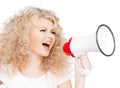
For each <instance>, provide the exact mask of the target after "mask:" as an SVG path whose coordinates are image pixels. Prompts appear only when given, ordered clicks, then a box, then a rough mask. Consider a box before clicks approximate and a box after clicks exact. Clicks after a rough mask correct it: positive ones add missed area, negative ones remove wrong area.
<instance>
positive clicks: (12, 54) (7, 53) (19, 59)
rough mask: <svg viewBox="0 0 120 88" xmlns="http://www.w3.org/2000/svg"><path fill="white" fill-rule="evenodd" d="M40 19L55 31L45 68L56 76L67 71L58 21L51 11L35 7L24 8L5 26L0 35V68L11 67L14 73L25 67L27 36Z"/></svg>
mask: <svg viewBox="0 0 120 88" xmlns="http://www.w3.org/2000/svg"><path fill="white" fill-rule="evenodd" d="M41 17H42V18H46V19H49V20H50V21H52V22H53V23H54V25H56V27H55V30H57V31H56V32H57V33H56V41H55V44H54V45H53V48H52V50H51V52H50V54H49V56H48V57H45V59H44V65H45V67H46V68H47V69H48V70H49V71H51V72H53V73H54V74H57V75H58V74H60V73H62V72H65V70H67V69H68V67H69V60H68V57H67V56H66V55H65V54H64V53H63V51H62V46H63V43H64V42H65V38H64V35H63V33H62V28H61V27H60V25H59V19H58V17H56V16H55V13H54V12H53V11H51V10H45V9H42V8H37V7H27V8H25V9H24V10H22V11H20V13H19V14H17V15H15V16H14V17H12V18H11V19H10V20H9V22H8V23H6V24H5V26H4V29H3V32H2V33H1V35H0V66H6V65H11V68H12V69H13V71H14V70H15V69H22V68H24V67H25V66H26V65H27V61H28V60H27V59H25V58H24V57H27V56H28V55H29V46H30V45H29V34H30V31H31V30H32V29H33V28H35V26H37V22H38V21H39V18H41Z"/></svg>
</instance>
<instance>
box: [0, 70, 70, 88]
mask: <svg viewBox="0 0 120 88" xmlns="http://www.w3.org/2000/svg"><path fill="white" fill-rule="evenodd" d="M70 77H71V75H70V73H68V74H67V75H64V76H60V77H58V76H55V75H54V74H52V73H51V72H47V73H46V74H44V75H42V76H40V77H36V78H29V77H25V76H24V75H22V74H20V73H19V74H17V75H15V76H14V77H12V78H8V77H6V76H5V74H2V75H1V71H0V80H1V81H2V82H3V83H4V85H0V88H57V86H58V85H59V84H61V83H63V82H65V81H67V80H69V79H70Z"/></svg>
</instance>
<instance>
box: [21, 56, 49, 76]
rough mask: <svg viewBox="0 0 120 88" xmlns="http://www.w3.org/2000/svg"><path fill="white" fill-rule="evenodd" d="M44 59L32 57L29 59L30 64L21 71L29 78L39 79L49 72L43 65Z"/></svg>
mask: <svg viewBox="0 0 120 88" xmlns="http://www.w3.org/2000/svg"><path fill="white" fill-rule="evenodd" d="M43 59H44V57H38V56H35V55H31V56H29V58H28V60H29V61H28V64H27V65H26V67H25V68H24V69H23V70H22V71H21V73H22V74H23V75H25V76H27V77H38V76H42V75H43V74H45V73H46V72H47V69H46V68H45V67H44V65H43Z"/></svg>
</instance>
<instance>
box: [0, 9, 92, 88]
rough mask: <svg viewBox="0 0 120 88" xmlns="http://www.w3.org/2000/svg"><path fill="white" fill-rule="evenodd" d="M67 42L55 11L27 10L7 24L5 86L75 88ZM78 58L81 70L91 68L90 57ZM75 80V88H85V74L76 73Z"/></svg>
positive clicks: (1, 62) (2, 57)
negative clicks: (63, 48)
mask: <svg viewBox="0 0 120 88" xmlns="http://www.w3.org/2000/svg"><path fill="white" fill-rule="evenodd" d="M64 42H65V38H64V36H63V34H62V28H61V27H60V25H59V19H58V17H56V16H55V13H54V12H52V11H49V10H45V9H42V8H41V9H40V8H36V7H27V8H25V9H24V10H22V11H21V12H20V13H19V14H18V15H16V16H14V17H13V18H11V19H10V21H9V22H8V23H7V24H5V27H4V30H3V32H2V33H1V36H0V45H1V46H0V80H1V83H2V84H3V85H4V86H5V87H6V88H72V83H71V79H70V78H71V75H70V72H71V70H70V59H68V58H69V57H68V56H66V55H65V54H64V53H63V51H62V46H63V43H64ZM78 58H80V59H81V63H80V64H79V65H78V66H77V67H79V68H80V67H83V68H84V67H87V68H89V69H91V64H90V62H89V60H88V58H87V57H85V56H78V57H76V59H78ZM75 67H76V66H75ZM75 78H76V79H75V88H83V87H84V81H85V75H82V74H80V73H79V71H78V70H76V75H75Z"/></svg>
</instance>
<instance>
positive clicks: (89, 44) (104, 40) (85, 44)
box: [63, 24, 115, 57]
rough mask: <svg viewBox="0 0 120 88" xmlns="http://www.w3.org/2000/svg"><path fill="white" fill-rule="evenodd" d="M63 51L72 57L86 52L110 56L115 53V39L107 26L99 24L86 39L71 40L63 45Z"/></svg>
mask: <svg viewBox="0 0 120 88" xmlns="http://www.w3.org/2000/svg"><path fill="white" fill-rule="evenodd" d="M63 51H64V52H65V53H66V54H67V55H71V56H72V57H75V56H77V55H78V54H80V53H88V52H101V53H102V54H103V55H105V56H111V55H113V53H114V51H115V37H114V34H113V32H112V30H111V29H110V28H109V27H108V26H107V25H105V24H101V25H100V26H99V27H98V28H97V31H96V32H95V33H93V34H91V35H89V36H87V37H77V38H71V39H70V40H69V41H68V42H66V43H65V44H64V45H63Z"/></svg>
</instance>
